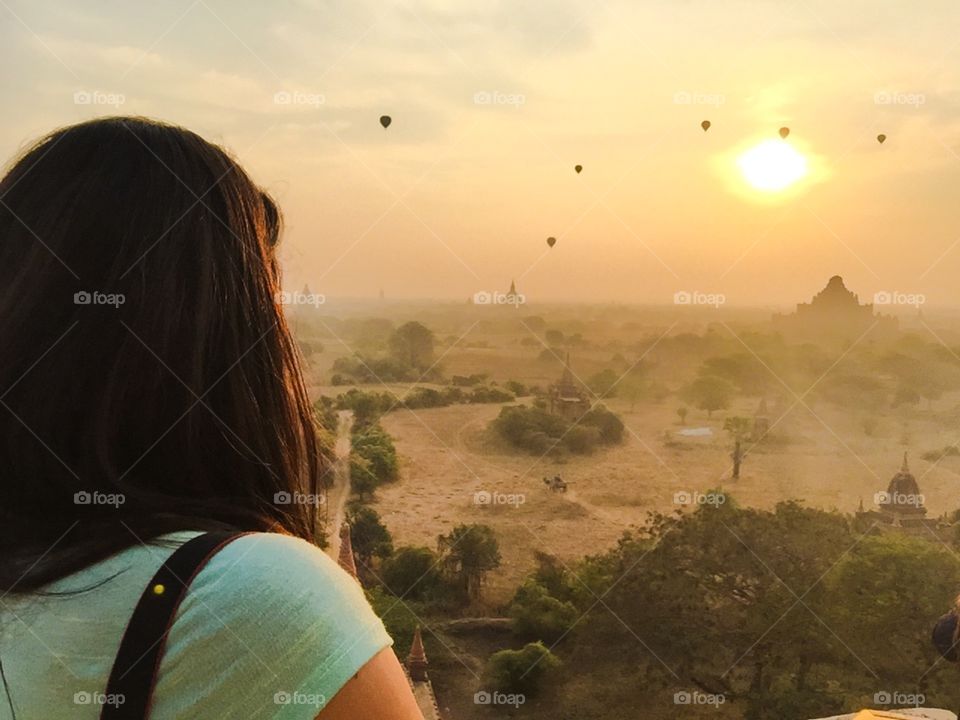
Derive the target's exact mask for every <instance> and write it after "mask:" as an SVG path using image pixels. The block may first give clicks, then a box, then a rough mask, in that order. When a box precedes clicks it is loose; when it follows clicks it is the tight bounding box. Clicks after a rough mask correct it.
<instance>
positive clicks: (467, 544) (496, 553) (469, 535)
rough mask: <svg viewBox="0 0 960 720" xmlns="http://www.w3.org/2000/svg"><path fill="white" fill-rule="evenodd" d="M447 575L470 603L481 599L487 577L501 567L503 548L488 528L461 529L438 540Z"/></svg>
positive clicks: (461, 526) (462, 527)
mask: <svg viewBox="0 0 960 720" xmlns="http://www.w3.org/2000/svg"><path fill="white" fill-rule="evenodd" d="M437 545H438V547H439V550H440V554H441V556H442V557H443V560H444V567H445V569H446V571H447V573H448V574H449V575H450V577H452V578H453V579H454V582H455V583H456V585H457V587H458V589H459V590H460V592H461V593H462V595H463V596H464V597H466V598H467V599H468V600H479V599H480V588H481V585H482V584H483V579H484V577H485V576H486V574H487V573H488V572H489V571H490V570H493V569H494V568H497V567H499V566H500V545H499V543H498V542H497V538H496V536H495V535H494V533H493V529H492V528H491V527H489V526H488V525H480V524H473V525H458V526H457V527H455V528H454V529H453V530H452V531H450V533H449V534H448V535H441V536H439V538H438V539H437Z"/></svg>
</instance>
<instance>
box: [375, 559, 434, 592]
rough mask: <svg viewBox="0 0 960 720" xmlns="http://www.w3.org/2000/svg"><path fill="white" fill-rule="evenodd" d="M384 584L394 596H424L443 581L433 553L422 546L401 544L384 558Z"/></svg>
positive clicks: (382, 569) (382, 568)
mask: <svg viewBox="0 0 960 720" xmlns="http://www.w3.org/2000/svg"><path fill="white" fill-rule="evenodd" d="M381 572H382V575H383V584H384V585H386V587H387V590H389V591H390V592H391V593H393V594H394V595H396V596H397V597H400V598H404V599H411V600H423V599H426V598H429V597H431V596H432V595H434V594H435V593H436V591H437V590H438V589H439V588H440V587H441V585H442V578H441V577H440V569H439V562H438V558H437V555H436V553H434V552H433V551H432V550H431V549H430V548H425V547H401V548H399V549H397V551H396V552H395V553H394V554H393V555H391V556H390V557H389V558H387V559H386V560H384V561H383V565H382V567H381Z"/></svg>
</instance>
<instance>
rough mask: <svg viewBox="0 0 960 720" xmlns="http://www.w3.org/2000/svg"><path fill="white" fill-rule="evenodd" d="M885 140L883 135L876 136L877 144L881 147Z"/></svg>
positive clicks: (885, 137)
mask: <svg viewBox="0 0 960 720" xmlns="http://www.w3.org/2000/svg"><path fill="white" fill-rule="evenodd" d="M886 139H887V136H886V135H884V134H883V133H880V134H879V135H877V142H878V143H880V144H881V145H883V141H884V140H886Z"/></svg>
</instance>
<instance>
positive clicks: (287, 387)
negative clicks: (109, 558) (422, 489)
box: [0, 118, 320, 590]
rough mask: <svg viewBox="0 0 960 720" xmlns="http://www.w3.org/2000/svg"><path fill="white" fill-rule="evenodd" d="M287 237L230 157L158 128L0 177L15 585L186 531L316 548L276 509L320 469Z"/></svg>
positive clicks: (27, 162) (3, 464)
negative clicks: (282, 270)
mask: <svg viewBox="0 0 960 720" xmlns="http://www.w3.org/2000/svg"><path fill="white" fill-rule="evenodd" d="M279 231H280V214H279V212H278V210H277V208H276V206H275V205H274V203H273V201H272V200H271V199H270V198H269V197H268V196H267V195H266V194H265V193H264V192H262V191H261V190H260V189H259V188H258V187H257V186H256V185H254V184H253V182H252V181H251V180H250V178H249V177H248V176H247V175H246V173H245V172H244V171H243V170H242V169H241V168H240V167H239V165H237V164H236V162H234V161H233V160H232V159H231V158H230V157H229V156H228V155H227V154H226V153H225V152H224V151H223V150H221V149H220V148H218V147H216V146H214V145H211V144H210V143H208V142H206V141H205V140H203V139H202V138H200V137H199V136H197V135H195V134H194V133H191V132H189V131H186V130H184V129H182V128H178V127H174V126H170V125H165V124H161V123H157V122H153V121H149V120H143V119H138V118H110V119H102V120H95V121H91V122H86V123H83V124H80V125H75V126H72V127H67V128H64V129H61V130H58V131H56V132H54V133H52V134H50V135H49V136H47V137H45V138H43V139H42V140H41V141H39V142H38V143H37V144H36V145H35V146H34V147H33V148H32V149H30V150H29V151H28V152H27V153H26V154H25V155H23V156H22V157H21V158H20V159H19V160H18V161H17V162H16V163H15V164H14V165H13V167H12V168H11V169H10V170H9V172H8V173H7V175H6V176H5V177H3V179H2V180H0V557H2V558H4V560H3V561H0V587H2V588H3V589H8V588H9V587H10V586H11V585H12V584H13V583H17V584H16V587H14V590H22V589H30V588H35V587H37V585H39V584H41V583H43V582H46V581H48V580H50V579H52V578H55V577H58V576H60V575H63V574H65V573H67V572H70V571H72V570H74V569H77V568H78V567H82V566H83V565H84V564H87V563H89V562H91V561H92V560H94V559H97V558H98V557H102V556H103V555H105V554H107V553H108V552H112V551H113V550H116V549H119V548H121V547H124V546H126V545H129V544H132V543H135V542H138V541H139V540H146V539H148V538H149V537H152V536H155V535H157V534H159V533H161V532H165V531H168V530H173V529H187V528H196V529H204V528H205V527H214V526H217V525H218V524H221V523H222V524H225V525H230V526H234V527H238V528H244V529H274V530H280V531H287V532H291V533H293V534H296V535H300V536H302V537H308V538H311V537H312V536H313V533H314V531H315V517H316V508H315V507H314V506H312V505H309V504H302V503H286V504H284V503H277V502H274V499H275V498H274V496H275V494H276V493H291V494H292V493H294V492H295V491H299V492H302V493H312V494H315V493H316V492H317V487H316V485H317V479H318V477H319V467H318V465H319V463H320V459H319V457H318V454H317V447H316V437H315V435H314V426H313V419H312V414H311V410H310V406H309V403H308V400H307V397H306V393H305V390H304V386H303V380H302V377H301V375H300V370H299V365H298V360H297V355H296V350H295V345H294V343H293V341H292V339H291V336H290V334H289V331H288V329H287V326H286V324H285V323H284V320H283V315H282V312H281V308H280V307H279V306H278V304H277V300H276V298H277V293H278V290H279V273H278V265H277V260H276V258H275V254H274V248H275V246H276V243H277V240H278V235H279ZM61 538H62V539H61ZM51 547H52V548H53V550H52V551H51V552H49V553H47V551H48V550H49V549H50V548H51ZM45 553H46V554H45ZM41 558H42V560H41V562H39V563H38V564H37V565H36V566H35V567H33V569H32V570H31V571H30V574H29V575H28V576H26V577H24V578H23V579H20V577H21V575H22V573H23V571H24V570H26V568H28V567H30V566H31V564H32V563H34V562H36V561H37V560H38V559H41ZM18 579H19V582H18Z"/></svg>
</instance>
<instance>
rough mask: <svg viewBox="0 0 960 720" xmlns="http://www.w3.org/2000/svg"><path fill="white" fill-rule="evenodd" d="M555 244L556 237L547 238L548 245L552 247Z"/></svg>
mask: <svg viewBox="0 0 960 720" xmlns="http://www.w3.org/2000/svg"><path fill="white" fill-rule="evenodd" d="M556 244H557V239H556V238H555V237H548V238H547V245H549V246H550V247H553V246H554V245H556Z"/></svg>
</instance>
